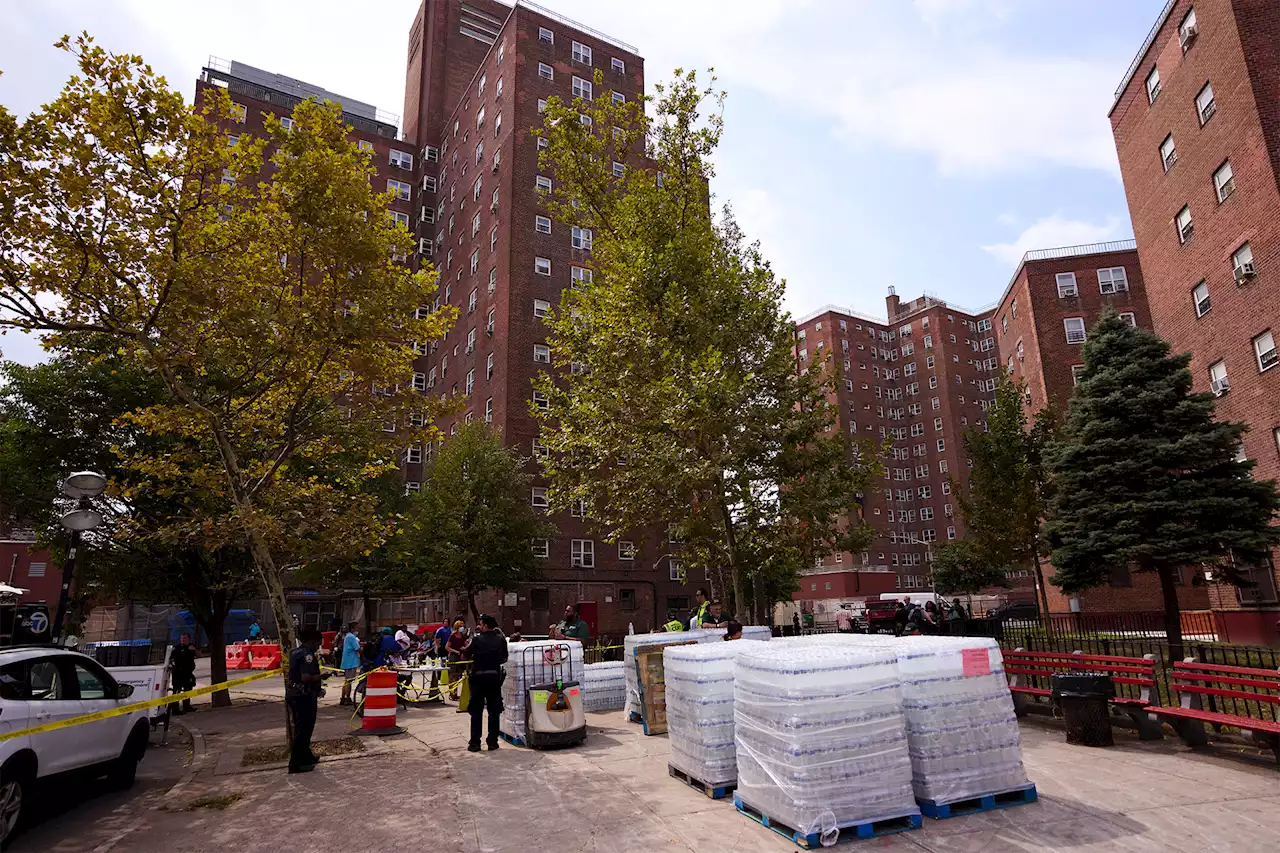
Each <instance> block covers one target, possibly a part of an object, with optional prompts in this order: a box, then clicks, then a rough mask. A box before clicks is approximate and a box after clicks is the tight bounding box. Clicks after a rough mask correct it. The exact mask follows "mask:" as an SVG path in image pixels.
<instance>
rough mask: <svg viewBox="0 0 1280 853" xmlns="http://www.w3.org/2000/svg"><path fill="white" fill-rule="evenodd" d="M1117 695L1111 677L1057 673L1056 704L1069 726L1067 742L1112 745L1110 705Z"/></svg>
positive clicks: (1055, 678)
mask: <svg viewBox="0 0 1280 853" xmlns="http://www.w3.org/2000/svg"><path fill="white" fill-rule="evenodd" d="M1115 695H1116V685H1115V682H1113V681H1112V680H1111V676H1109V675H1088V674H1075V673H1067V672H1059V673H1054V676H1053V701H1054V704H1056V705H1057V706H1058V707H1059V708H1061V709H1062V719H1063V720H1064V721H1065V722H1066V724H1067V743H1074V744H1078V745H1080V746H1111V745H1113V744H1114V743H1115V741H1114V740H1113V739H1112V737H1111V714H1110V711H1109V710H1108V708H1107V702H1108V701H1110V700H1111V699H1112V698H1114V697H1115Z"/></svg>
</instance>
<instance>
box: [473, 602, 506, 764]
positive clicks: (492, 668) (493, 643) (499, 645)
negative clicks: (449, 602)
mask: <svg viewBox="0 0 1280 853" xmlns="http://www.w3.org/2000/svg"><path fill="white" fill-rule="evenodd" d="M506 662H507V641H506V640H505V639H504V638H503V636H502V632H501V631H499V630H498V620H497V619H495V618H493V617H492V616H490V615H489V614H488V613H482V614H481V615H480V619H479V621H478V622H477V623H476V635H475V638H474V639H472V641H471V700H470V702H469V703H468V708H467V710H468V711H469V712H470V713H471V740H470V741H468V742H467V751H468V752H479V751H480V734H481V729H482V727H483V723H484V712H485V708H488V709H489V732H488V737H486V738H485V743H486V744H487V745H488V747H489V751H490V752H492V751H493V750H495V749H497V748H498V722H499V721H498V718H499V716H500V715H501V714H502V665H503V664H504V663H506Z"/></svg>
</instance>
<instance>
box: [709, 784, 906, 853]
mask: <svg viewBox="0 0 1280 853" xmlns="http://www.w3.org/2000/svg"><path fill="white" fill-rule="evenodd" d="M733 804H734V806H735V807H737V809H738V812H739V814H743V815H746V816H747V817H749V818H751V819H752V820H754V821H755V822H756V823H758V824H760V825H761V826H763V827H765V828H766V829H771V830H773V831H774V832H776V833H778V835H781V836H782V837H783V838H787V839H790V840H791V841H792V842H794V843H795V845H796V846H797V847H803V848H805V849H806V850H809V849H816V848H819V847H822V846H823V844H822V833H821V832H807V833H806V832H800V831H799V830H797V829H793V828H791V827H789V826H787V825H786V824H784V823H781V822H779V821H776V820H773V819H772V818H770V817H769V816H768V815H767V814H764V813H763V812H761V811H760V810H759V809H755V808H752V807H751V806H749V805H747V804H746V803H744V802H742V797H741V796H739V795H738V794H734V795H733ZM923 822H924V821H923V820H921V818H920V813H919V812H912V813H911V814H905V815H900V816H898V817H887V818H881V819H880V820H872V821H867V822H866V823H851V824H845V825H843V826H838V827H836V828H837V829H838V830H839V835H838V836H837V838H836V840H835V842H834V843H836V844H841V843H844V842H846V841H861V840H863V839H867V838H879V837H880V836H882V835H893V834H894V833H897V832H907V831H909V830H912V829H919V828H920V827H921V825H922V824H923Z"/></svg>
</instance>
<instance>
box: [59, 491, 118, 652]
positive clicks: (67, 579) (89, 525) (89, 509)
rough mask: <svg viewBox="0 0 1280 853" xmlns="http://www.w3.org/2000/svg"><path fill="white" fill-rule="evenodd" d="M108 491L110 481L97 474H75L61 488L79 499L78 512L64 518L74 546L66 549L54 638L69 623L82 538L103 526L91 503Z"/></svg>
mask: <svg viewBox="0 0 1280 853" xmlns="http://www.w3.org/2000/svg"><path fill="white" fill-rule="evenodd" d="M106 488H107V478H106V477H104V476H102V475H101V474H98V473H96V472H94V471H76V472H75V473H73V474H71V475H70V476H69V477H67V479H66V482H64V483H63V484H62V493H63V494H64V495H66V496H67V497H69V498H75V499H76V508H75V509H73V510H71V511H70V512H68V513H66V514H65V515H63V516H62V518H61V523H62V526H63V527H64V528H66V529H67V530H69V531H70V532H71V544H70V547H68V548H67V559H66V561H65V562H64V563H63V565H62V592H61V594H60V595H59V596H58V611H57V613H56V614H55V616H54V618H53V631H52V632H50V636H51V637H54V638H57V637H60V636H61V635H62V623H63V621H64V620H65V619H66V616H67V604H68V601H69V600H70V593H71V578H72V576H73V575H74V574H75V568H76V552H77V551H78V550H79V549H80V534H81V533H82V532H83V531H85V530H93V529H94V528H95V527H97V526H98V525H99V524H102V514H101V513H99V512H98V511H97V510H95V509H94V508H93V501H92V500H91V499H92V498H95V497H97V496H98V495H100V494H102V493H103V491H105V490H106Z"/></svg>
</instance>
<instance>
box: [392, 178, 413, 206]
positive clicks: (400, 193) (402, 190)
mask: <svg viewBox="0 0 1280 853" xmlns="http://www.w3.org/2000/svg"><path fill="white" fill-rule="evenodd" d="M411 189H412V187H410V186H409V184H407V183H405V182H404V181H387V191H388V192H393V193H395V194H396V198H398V199H400V200H401V201H408V200H409V191H410V190H411Z"/></svg>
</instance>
